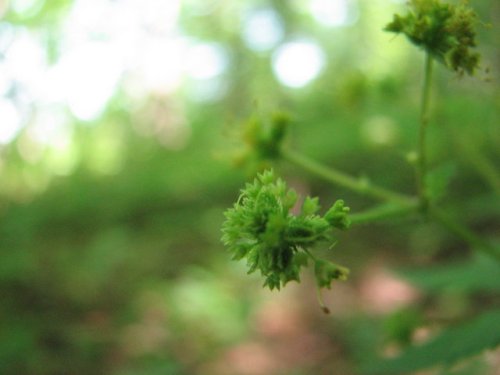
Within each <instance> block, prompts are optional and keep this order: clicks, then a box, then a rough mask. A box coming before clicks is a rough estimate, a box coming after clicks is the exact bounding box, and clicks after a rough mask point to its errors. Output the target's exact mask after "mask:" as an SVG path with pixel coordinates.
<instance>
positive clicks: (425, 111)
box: [416, 53, 432, 212]
mask: <svg viewBox="0 0 500 375" xmlns="http://www.w3.org/2000/svg"><path fill="white" fill-rule="evenodd" d="M431 81H432V56H431V55H430V54H429V53H426V55H425V73H424V85H423V88H422V102H421V109H420V127H419V132H418V149H417V153H418V159H417V168H416V180H417V192H418V197H419V200H420V204H421V206H422V209H423V211H424V212H426V211H427V210H428V206H429V198H428V196H427V191H426V188H425V178H426V175H427V150H426V144H427V137H426V135H427V126H428V124H429V103H430V94H431Z"/></svg>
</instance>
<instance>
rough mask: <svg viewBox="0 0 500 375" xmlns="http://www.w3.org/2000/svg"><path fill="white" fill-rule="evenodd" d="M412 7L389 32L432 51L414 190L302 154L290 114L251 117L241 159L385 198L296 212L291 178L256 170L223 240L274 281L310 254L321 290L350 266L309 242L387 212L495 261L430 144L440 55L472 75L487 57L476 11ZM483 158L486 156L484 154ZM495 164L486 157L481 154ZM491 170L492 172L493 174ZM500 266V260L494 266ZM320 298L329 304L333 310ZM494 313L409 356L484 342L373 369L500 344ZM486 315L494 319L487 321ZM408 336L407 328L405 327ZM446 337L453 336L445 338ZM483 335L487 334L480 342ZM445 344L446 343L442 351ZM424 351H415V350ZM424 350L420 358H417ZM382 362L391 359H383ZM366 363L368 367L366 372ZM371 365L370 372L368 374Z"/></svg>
mask: <svg viewBox="0 0 500 375" xmlns="http://www.w3.org/2000/svg"><path fill="white" fill-rule="evenodd" d="M409 6H410V11H409V13H408V14H407V15H404V16H401V15H395V16H394V18H393V20H392V21H391V22H390V23H389V24H388V25H387V26H386V28H385V30H386V31H389V32H393V33H397V34H404V35H405V36H406V37H407V38H408V39H409V40H410V42H412V43H413V44H415V45H416V46H418V47H419V48H421V49H423V51H424V53H425V66H424V78H423V85H422V97H421V107H420V121H419V130H418V136H417V141H416V150H417V152H416V161H415V182H416V194H415V195H407V194H403V193H400V192H398V191H394V190H392V189H389V188H386V187H382V186H379V185H376V184H373V183H371V182H370V181H369V180H367V179H366V178H357V177H354V176H351V175H349V174H346V173H344V172H343V171H341V170H338V169H335V168H332V167H329V166H325V165H323V164H321V163H319V162H317V161H315V160H313V159H311V158H309V157H307V156H305V155H302V154H300V153H299V152H297V151H295V150H292V149H290V148H289V147H287V146H285V144H284V142H283V141H284V139H285V133H286V130H287V128H288V123H289V119H288V117H286V116H284V115H281V114H279V115H276V116H274V117H272V118H271V119H270V120H269V121H268V122H265V121H263V120H262V119H255V118H253V119H252V120H250V121H249V122H248V123H247V124H246V126H245V127H244V130H243V132H242V133H243V139H244V142H245V144H246V147H245V151H244V154H242V155H240V157H239V159H238V160H239V162H247V163H249V164H250V165H251V167H252V168H255V167H256V166H257V167H259V168H267V167H268V166H269V165H271V164H272V163H273V162H274V161H276V160H283V161H286V162H289V163H291V164H292V165H294V166H297V167H300V168H302V169H304V170H306V171H308V172H310V173H311V174H314V175H316V176H319V177H321V178H323V179H324V180H326V181H328V182H330V183H332V184H333V185H336V186H342V187H344V188H347V189H349V190H351V191H353V192H356V193H359V194H361V195H364V196H367V197H370V198H372V199H374V200H376V201H379V202H380V203H378V204H377V205H375V206H374V207H372V208H371V209H368V210H366V211H363V212H354V213H350V212H349V210H348V209H347V208H346V207H344V202H343V201H342V200H338V201H337V202H336V203H335V204H334V206H333V207H332V208H330V209H329V210H328V211H327V212H326V213H325V215H324V216H320V215H318V214H317V212H318V209H319V207H318V200H317V199H316V198H310V197H306V198H305V200H304V204H303V205H302V210H301V212H300V214H298V215H297V216H294V215H291V214H290V210H291V209H292V207H293V206H294V204H295V203H296V200H297V197H296V194H295V193H294V192H293V191H290V190H287V188H286V185H285V183H284V182H283V181H282V180H280V179H277V180H276V178H275V177H274V172H273V171H271V170H267V171H265V172H264V173H262V174H259V175H258V176H257V178H256V179H255V181H254V182H253V184H248V185H247V186H246V188H245V189H243V190H242V192H241V195H240V198H239V199H238V202H237V203H236V204H235V205H234V207H233V208H231V209H229V210H228V211H226V221H225V223H224V226H223V232H224V235H223V242H224V243H225V245H227V247H228V248H229V250H230V252H231V253H232V254H233V259H236V260H239V259H243V258H245V259H246V260H247V262H248V265H249V267H250V269H249V273H250V272H253V271H255V270H256V269H259V270H260V271H261V273H262V275H263V276H264V277H265V282H264V285H265V286H268V287H269V288H270V289H273V288H278V289H279V288H280V287H281V286H284V285H285V284H286V283H287V282H289V281H291V280H296V281H299V271H300V269H301V267H303V266H306V265H307V260H308V259H312V260H313V261H314V265H315V277H316V283H317V286H318V288H321V287H330V285H331V282H332V281H333V280H335V279H340V280H345V279H346V277H347V274H348V272H347V270H346V269H344V268H343V267H340V266H337V265H335V264H333V263H329V262H326V261H323V260H318V259H316V258H315V256H313V253H312V247H313V246H314V245H316V244H317V243H318V242H322V241H327V240H330V238H329V235H327V231H329V230H330V229H331V228H332V227H333V228H339V229H347V228H348V227H349V226H350V225H358V224H362V223H371V222H376V221H381V220H384V219H386V218H399V217H402V216H408V215H413V216H414V217H420V218H422V219H423V220H429V221H430V222H435V223H437V224H439V225H441V226H442V227H443V228H445V229H446V230H448V231H449V232H451V233H452V234H453V235H455V236H457V237H459V238H461V239H462V240H463V241H465V242H467V243H468V244H469V246H470V248H471V249H473V250H475V251H478V252H480V253H483V254H484V255H486V256H487V257H489V258H490V259H492V260H493V262H495V264H496V265H497V263H498V262H500V252H499V249H498V247H497V246H495V244H493V243H492V242H491V241H490V240H489V239H487V238H483V237H482V236H480V235H477V234H476V233H474V231H472V230H471V229H469V228H468V227H467V226H466V225H464V224H462V223H461V221H460V220H459V219H457V218H456V217H455V216H454V215H451V214H449V213H448V212H447V211H446V210H445V209H444V208H443V207H442V206H441V198H442V196H443V194H446V186H447V184H448V182H449V179H450V177H451V176H452V172H451V170H450V168H446V167H443V168H436V169H434V170H432V171H431V170H430V168H429V162H428V150H427V147H428V146H427V143H428V140H427V134H428V125H429V119H430V111H429V105H430V102H431V84H432V78H433V69H434V62H435V61H437V62H439V63H441V64H442V65H443V66H444V67H446V68H447V69H449V70H451V71H452V72H456V73H458V74H459V75H463V74H464V73H466V74H468V75H472V74H473V73H474V72H475V71H476V70H477V69H478V67H479V61H480V56H479V53H477V52H476V51H474V49H473V48H474V47H475V46H476V32H475V26H476V24H477V23H478V17H477V16H476V14H475V12H474V11H473V10H472V9H471V8H470V7H469V6H468V5H467V4H465V3H460V4H446V3H442V2H441V1H439V0H412V1H410V3H409ZM483 161H484V160H483ZM484 163H486V164H488V161H487V160H486V161H484ZM487 167H488V168H485V169H484V170H487V171H488V173H489V176H488V180H490V181H498V174H497V172H496V169H495V168H494V167H492V166H491V165H489V164H488V165H487ZM491 174H493V176H491ZM495 269H496V270H498V269H497V268H495ZM320 304H321V305H322V308H323V310H324V311H328V309H327V308H326V307H325V306H324V305H323V303H322V302H321V299H320ZM492 317H494V318H496V317H497V313H496V312H493V313H490V314H489V315H487V318H485V319H482V318H479V319H478V320H477V324H476V323H472V324H470V325H467V326H464V328H463V329H461V328H455V330H454V331H453V332H450V333H446V332H445V333H444V334H443V338H442V339H441V338H437V339H436V340H434V341H432V342H431V343H430V345H429V347H428V348H427V347H425V348H424V349H421V350H416V351H415V350H414V351H411V352H410V354H405V355H407V356H409V357H410V358H412V356H419V355H420V353H421V352H423V353H425V355H428V353H429V351H433V350H438V351H439V350H442V351H446V345H447V343H448V342H449V337H455V336H456V337H460V338H462V337H463V336H464V335H467V334H469V333H470V332H474V337H475V338H476V339H477V340H479V342H476V343H475V344H473V345H463V346H461V347H460V348H459V349H457V351H456V352H453V353H452V354H450V355H443V356H442V358H438V359H437V360H422V361H420V362H418V363H417V365H414V366H413V367H412V368H411V369H410V368H409V369H405V367H404V365H401V362H404V361H405V360H404V358H405V357H404V355H403V356H402V358H403V359H402V360H401V361H400V362H395V363H396V365H394V366H393V367H391V366H392V365H390V364H384V365H379V366H378V367H377V366H374V367H372V370H370V371H371V372H374V373H384V371H387V373H390V372H391V371H392V372H393V373H398V372H400V371H401V372H404V371H409V370H415V369H418V368H422V367H425V366H428V365H431V364H435V363H439V362H440V361H441V362H442V361H453V360H456V359H458V358H461V357H464V356H467V355H471V354H474V353H476V352H477V351H479V350H482V349H485V348H489V347H493V346H496V345H498V344H499V343H500V332H499V330H498V329H496V330H492V331H490V332H489V334H488V335H483V336H482V335H481V334H480V333H478V332H479V331H481V330H483V329H484V327H486V326H487V324H488V323H491V321H492V319H493V318H492ZM485 322H487V323H485ZM405 335H406V336H405V337H406V338H407V337H409V332H406V333H405ZM448 336H449V337H448ZM481 337H487V339H485V341H481ZM436 347H439V349H436ZM415 352H416V353H417V354H413V353H415ZM419 358H420V357H419ZM384 363H385V362H384ZM367 371H368V370H367ZM370 371H368V372H370Z"/></svg>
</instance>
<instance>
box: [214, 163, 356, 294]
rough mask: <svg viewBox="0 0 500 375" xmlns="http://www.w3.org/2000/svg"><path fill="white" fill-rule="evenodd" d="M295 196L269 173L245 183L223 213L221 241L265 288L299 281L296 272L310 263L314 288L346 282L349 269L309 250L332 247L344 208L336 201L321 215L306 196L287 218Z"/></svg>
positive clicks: (341, 226)
mask: <svg viewBox="0 0 500 375" xmlns="http://www.w3.org/2000/svg"><path fill="white" fill-rule="evenodd" d="M297 200H298V195H297V193H296V192H295V191H294V190H293V189H289V188H288V187H287V184H286V183H285V182H284V181H283V180H282V179H280V178H276V176H275V174H274V172H273V170H266V171H264V172H263V173H260V174H258V175H257V177H256V178H255V180H254V181H253V183H247V185H246V186H245V188H244V189H243V190H242V191H241V194H240V197H239V198H238V201H237V202H236V203H235V204H234V206H233V208H230V209H228V210H227V211H226V214H225V215H226V221H225V222H224V225H223V228H222V231H223V237H222V240H223V242H224V244H225V245H226V246H227V247H228V249H229V251H230V252H231V253H232V256H233V259H235V260H240V259H245V260H246V262H247V264H248V267H249V269H248V273H252V272H254V271H256V270H259V271H260V273H261V274H262V276H264V278H265V281H264V286H267V287H269V289H271V290H272V289H274V288H276V289H280V288H281V287H282V286H284V285H285V284H286V283H287V282H289V281H292V280H295V281H300V271H301V268H302V267H304V266H307V264H308V262H309V261H312V262H313V263H314V268H315V276H316V282H317V285H318V287H319V288H322V287H327V288H330V284H331V282H332V281H333V280H345V279H346V278H347V275H348V270H347V269H346V268H344V267H342V266H339V265H337V264H334V263H331V262H328V261H326V260H322V259H318V258H317V257H316V256H314V255H313V253H312V251H313V249H314V247H315V246H316V245H318V244H323V245H324V246H328V247H331V245H332V244H333V241H334V238H333V233H332V230H333V229H334V228H336V229H347V228H348V227H349V225H350V221H349V219H348V217H347V213H348V212H349V208H348V207H346V206H345V205H344V202H343V201H342V200H337V201H336V202H335V203H334V204H333V206H332V207H331V208H330V209H329V210H327V212H326V213H325V214H324V215H323V216H321V215H319V214H318V211H319V209H320V207H319V202H318V198H311V197H309V196H308V197H305V198H304V200H303V203H302V205H301V208H300V212H298V213H297V214H295V215H294V214H292V212H291V210H292V208H294V206H295V205H296V204H297Z"/></svg>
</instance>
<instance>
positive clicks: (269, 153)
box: [234, 112, 290, 170]
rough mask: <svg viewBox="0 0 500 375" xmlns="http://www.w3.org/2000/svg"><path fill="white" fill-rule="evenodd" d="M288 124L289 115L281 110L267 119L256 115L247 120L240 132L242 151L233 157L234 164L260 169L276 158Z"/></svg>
mask: <svg viewBox="0 0 500 375" xmlns="http://www.w3.org/2000/svg"><path fill="white" fill-rule="evenodd" d="M289 124H290V117H289V116H288V115H287V114H286V113H282V112H276V113H274V114H273V115H272V116H271V118H270V119H269V120H268V121H264V120H263V119H261V118H260V117H257V116H254V117H251V118H250V119H249V120H247V122H246V123H245V124H244V126H243V128H242V130H241V134H240V138H241V141H242V142H243V147H242V151H241V152H239V153H238V154H237V155H235V157H234V161H235V162H236V164H237V165H247V166H249V167H250V169H251V170H252V169H253V170H255V169H256V170H262V169H263V168H262V167H263V166H264V167H265V166H267V165H268V162H269V161H272V160H276V159H278V158H279V157H280V154H281V147H282V144H283V140H284V138H285V135H286V132H287V129H288V126H289Z"/></svg>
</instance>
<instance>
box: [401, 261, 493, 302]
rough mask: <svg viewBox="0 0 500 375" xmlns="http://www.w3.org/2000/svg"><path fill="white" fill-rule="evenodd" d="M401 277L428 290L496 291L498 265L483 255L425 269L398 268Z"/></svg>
mask: <svg viewBox="0 0 500 375" xmlns="http://www.w3.org/2000/svg"><path fill="white" fill-rule="evenodd" d="M398 273H399V274H400V275H401V276H402V277H404V278H405V279H407V280H408V281H410V282H411V283H413V284H415V285H416V286H418V287H420V288H423V289H425V290H427V291H429V292H437V291H441V290H443V289H453V290H462V291H464V292H468V293H472V292H480V291H483V292H484V291H486V292H498V290H499V289H500V278H499V277H498V275H499V274H500V265H498V263H496V262H491V261H490V260H489V259H488V258H485V257H476V258H474V259H471V260H468V261H465V262H461V263H454V264H453V263H452V264H445V265H439V266H432V267H428V268H426V269H414V270H405V271H402V270H400V271H399V272H398Z"/></svg>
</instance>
